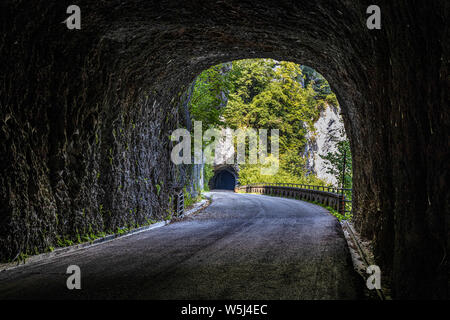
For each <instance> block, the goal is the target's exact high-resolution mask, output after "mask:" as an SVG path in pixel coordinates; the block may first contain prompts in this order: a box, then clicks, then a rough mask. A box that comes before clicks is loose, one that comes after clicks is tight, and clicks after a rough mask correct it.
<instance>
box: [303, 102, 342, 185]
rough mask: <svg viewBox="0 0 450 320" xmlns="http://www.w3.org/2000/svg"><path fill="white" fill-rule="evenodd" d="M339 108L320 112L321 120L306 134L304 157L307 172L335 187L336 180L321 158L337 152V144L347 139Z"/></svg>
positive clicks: (327, 108) (330, 107) (331, 107)
mask: <svg viewBox="0 0 450 320" xmlns="http://www.w3.org/2000/svg"><path fill="white" fill-rule="evenodd" d="M339 112H340V110H339V107H336V106H332V105H329V106H327V107H326V108H325V109H324V110H323V111H321V112H320V117H319V119H318V120H317V121H316V122H315V124H314V129H315V130H314V131H309V130H308V132H307V134H306V139H307V143H306V146H305V151H304V153H303V156H304V157H305V158H306V170H307V172H308V173H310V174H315V175H317V177H319V178H320V179H323V180H325V181H327V182H329V183H332V184H333V185H336V184H337V180H336V178H335V177H334V176H333V175H331V174H329V173H328V172H327V163H328V162H327V161H325V160H323V159H322V157H321V156H324V155H326V154H327V153H328V152H336V150H337V147H336V143H337V142H338V141H341V140H344V139H346V135H345V129H344V122H343V121H342V118H341V116H340V115H339Z"/></svg>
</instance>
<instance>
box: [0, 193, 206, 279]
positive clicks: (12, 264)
mask: <svg viewBox="0 0 450 320" xmlns="http://www.w3.org/2000/svg"><path fill="white" fill-rule="evenodd" d="M206 198H207V200H201V201H199V202H197V203H195V204H194V206H193V208H191V209H189V210H188V211H186V212H185V213H183V214H182V215H180V216H179V217H177V218H174V219H170V220H164V221H159V222H156V223H153V224H151V225H148V226H143V227H139V228H136V229H133V230H131V231H128V232H126V233H123V234H110V235H107V236H105V237H102V238H99V239H95V240H93V241H92V242H84V243H80V244H76V245H73V246H69V247H63V248H58V249H55V250H53V251H52V252H46V253H41V254H38V255H35V256H31V257H28V258H26V259H25V261H22V262H9V263H4V264H0V272H3V271H6V270H11V269H16V268H20V267H23V266H25V265H29V264H31V263H35V262H39V261H44V260H47V259H50V258H54V257H57V256H61V255H64V254H67V253H72V252H74V251H78V250H81V249H86V248H90V247H94V246H96V245H99V244H102V243H105V242H110V241H113V240H116V239H121V238H126V237H129V236H132V235H135V234H137V233H141V232H144V231H150V230H152V229H157V228H160V227H164V226H166V225H168V224H170V223H171V222H172V221H174V222H176V221H177V219H180V218H183V217H186V216H188V215H191V214H193V213H196V212H197V211H200V210H203V209H205V208H206V207H207V206H208V205H209V204H210V203H211V198H210V197H206Z"/></svg>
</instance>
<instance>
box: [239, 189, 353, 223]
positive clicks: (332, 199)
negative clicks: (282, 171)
mask: <svg viewBox="0 0 450 320" xmlns="http://www.w3.org/2000/svg"><path fill="white" fill-rule="evenodd" d="M351 190H352V189H342V188H334V187H326V186H315V185H308V184H295V183H259V184H249V185H245V186H237V187H236V189H235V191H244V192H247V193H260V194H267V195H275V196H280V197H286V198H294V199H298V200H305V201H316V202H319V203H321V204H323V205H326V206H329V207H331V208H333V209H335V210H336V211H338V212H339V213H340V214H342V215H343V216H344V215H345V214H346V213H347V212H349V211H350V210H346V203H349V202H351V200H348V199H346V195H345V194H344V191H351Z"/></svg>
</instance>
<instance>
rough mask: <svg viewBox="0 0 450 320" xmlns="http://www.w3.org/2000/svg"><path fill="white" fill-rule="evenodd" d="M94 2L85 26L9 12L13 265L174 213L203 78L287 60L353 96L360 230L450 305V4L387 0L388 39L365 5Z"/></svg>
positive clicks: (3, 254) (11, 5)
mask: <svg viewBox="0 0 450 320" xmlns="http://www.w3.org/2000/svg"><path fill="white" fill-rule="evenodd" d="M78 5H79V7H80V8H81V13H82V25H81V29H80V30H70V29H68V28H67V27H66V25H65V24H62V23H61V21H63V20H64V19H66V18H67V13H66V9H67V4H66V3H65V2H64V1H50V2H47V3H45V4H44V3H37V4H35V5H33V6H30V5H29V4H28V3H26V2H25V1H14V2H8V1H7V2H4V3H2V4H1V5H0V8H1V10H0V11H1V20H2V24H1V29H2V35H3V36H2V38H1V40H0V43H1V45H0V53H1V56H2V59H1V60H0V69H1V70H2V73H1V75H0V92H1V101H0V104H1V117H2V119H1V120H2V121H1V124H0V125H1V130H0V150H1V152H0V154H1V158H0V159H1V161H0V163H1V167H0V173H1V174H0V176H1V178H0V190H1V191H0V261H2V262H7V261H11V260H14V259H17V257H18V256H21V255H30V254H34V253H38V252H45V251H49V250H50V249H49V248H52V247H55V246H58V245H63V244H64V243H65V242H66V241H73V240H74V239H77V237H78V238H79V236H80V234H89V233H101V232H115V231H117V230H118V229H120V228H123V227H129V226H132V225H139V224H142V223H145V221H147V220H148V219H156V220H158V219H163V218H164V217H165V216H166V212H167V209H168V208H169V206H170V204H169V203H170V201H171V199H172V197H173V186H174V185H176V184H177V183H178V179H179V177H180V172H179V171H180V170H181V171H182V170H184V169H183V168H181V169H180V168H178V169H177V168H176V166H175V165H174V164H173V163H171V162H170V161H169V160H168V159H170V152H171V148H172V143H171V142H170V139H169V138H168V137H169V135H170V133H171V132H172V131H173V130H174V129H176V128H177V127H179V126H180V123H181V118H182V115H181V113H180V105H181V104H182V102H183V101H184V100H183V99H184V96H183V93H185V92H186V91H187V87H188V86H189V84H190V83H192V81H193V79H194V77H195V76H196V75H197V74H199V73H200V72H201V71H202V70H204V69H206V68H208V67H209V66H212V65H215V64H218V63H223V62H227V61H232V60H237V59H246V58H274V59H277V60H280V61H281V60H286V61H293V62H296V63H299V64H305V65H309V66H311V67H313V68H314V69H316V70H317V71H319V72H320V73H321V74H323V75H324V76H325V77H326V78H327V79H328V81H329V82H330V85H331V87H332V89H333V91H334V92H335V93H336V95H337V97H338V100H339V103H340V105H341V109H342V110H341V112H342V117H343V120H344V125H345V129H346V132H347V135H348V137H349V140H350V145H351V151H352V156H353V171H354V176H353V179H354V185H353V188H354V225H355V228H356V229H357V231H358V232H359V233H360V234H361V236H362V237H363V238H366V239H369V240H372V241H373V243H374V253H375V260H376V262H377V264H378V265H379V266H380V267H381V270H382V271H383V275H385V276H386V277H387V278H388V279H390V281H392V290H393V296H394V297H395V298H448V290H449V287H448V283H449V282H448V277H449V263H448V249H449V243H450V239H449V230H448V227H449V219H448V212H449V208H448V203H449V193H448V181H449V179H448V159H449V153H448V147H447V148H446V147H445V146H448V124H449V113H448V110H447V109H448V64H449V60H448V56H449V46H448V23H447V17H448V5H447V3H446V2H445V1H433V2H431V3H425V2H424V3H422V2H414V3H409V2H408V3H406V2H395V3H394V2H387V1H386V2H384V1H383V2H382V4H380V6H381V8H382V17H383V24H382V28H381V29H380V30H370V29H368V28H367V26H366V18H367V15H366V9H367V6H368V4H366V3H363V2H352V3H350V2H348V3H347V2H346V3H343V2H341V1H328V2H324V3H321V4H320V5H318V4H317V3H315V2H311V3H305V2H298V3H289V4H287V3H278V2H261V1H246V2H241V1H225V2H207V1H205V2H192V3H191V2H183V3H179V2H172V1H165V2H164V3H156V2H152V1H143V0H142V1H141V0H137V1H131V2H98V3H97V2H95V3H94V2H88V1H79V3H78ZM119 12H120V14H118V13H119ZM425 17H426V18H425ZM30 30H32V31H30ZM425 66H426V67H425Z"/></svg>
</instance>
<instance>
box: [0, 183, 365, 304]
mask: <svg viewBox="0 0 450 320" xmlns="http://www.w3.org/2000/svg"><path fill="white" fill-rule="evenodd" d="M210 196H211V197H212V199H213V201H212V204H211V205H210V206H209V207H208V208H206V209H205V210H203V211H201V212H199V213H197V214H194V215H192V216H189V217H187V218H185V219H184V220H182V221H179V222H175V223H172V224H170V225H168V226H165V227H162V228H158V229H154V230H149V231H145V232H142V233H138V234H134V235H131V236H128V237H124V238H119V239H116V240H114V241H110V242H106V243H103V244H99V245H96V246H93V247H90V248H85V249H82V250H79V251H75V252H72V253H68V254H66V255H62V256H58V257H54V258H51V259H48V260H46V261H45V262H36V263H30V264H29V265H25V266H23V267H19V268H16V269H12V270H7V271H4V272H0V299H16V298H21V299H34V298H37V299H46V298H48V299H127V298H132V299H357V298H359V297H361V289H360V283H359V279H358V276H357V275H356V273H355V272H354V270H353V267H352V263H351V258H350V255H349V251H348V248H347V244H346V241H345V238H344V235H343V233H342V230H341V228H340V226H339V223H338V221H337V220H336V219H335V218H334V217H333V216H331V215H330V214H329V213H328V212H327V211H326V210H325V209H323V208H321V207H319V206H316V205H313V204H310V203H306V202H302V201H298V200H291V199H283V198H275V197H269V196H262V195H253V194H235V193H232V192H226V191H215V192H211V193H210ZM72 264H75V265H78V266H79V267H80V268H81V286H82V289H81V290H68V289H67V288H66V279H67V277H68V275H66V274H65V272H66V269H67V266H68V265H72Z"/></svg>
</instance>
